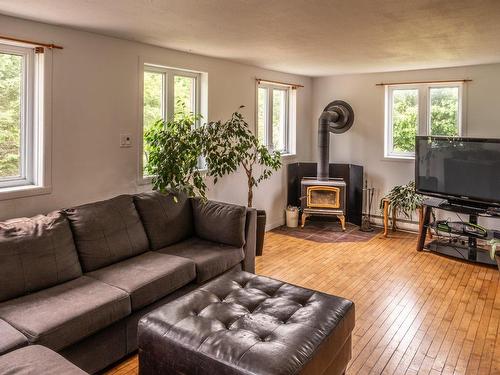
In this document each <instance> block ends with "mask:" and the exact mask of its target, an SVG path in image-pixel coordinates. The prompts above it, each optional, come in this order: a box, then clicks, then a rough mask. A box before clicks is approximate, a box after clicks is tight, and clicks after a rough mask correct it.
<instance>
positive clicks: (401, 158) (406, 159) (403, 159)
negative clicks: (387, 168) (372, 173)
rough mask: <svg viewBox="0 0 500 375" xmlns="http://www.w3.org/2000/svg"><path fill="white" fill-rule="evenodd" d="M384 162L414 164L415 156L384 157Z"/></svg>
mask: <svg viewBox="0 0 500 375" xmlns="http://www.w3.org/2000/svg"><path fill="white" fill-rule="evenodd" d="M382 161H396V162H414V161H415V156H402V155H400V156H384V157H383V158H382Z"/></svg>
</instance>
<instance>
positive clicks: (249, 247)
mask: <svg viewBox="0 0 500 375" xmlns="http://www.w3.org/2000/svg"><path fill="white" fill-rule="evenodd" d="M256 242H257V210H256V209H255V208H247V217H246V221H245V246H244V247H243V250H244V251H245V259H243V262H242V266H243V271H247V272H251V273H255V249H256Z"/></svg>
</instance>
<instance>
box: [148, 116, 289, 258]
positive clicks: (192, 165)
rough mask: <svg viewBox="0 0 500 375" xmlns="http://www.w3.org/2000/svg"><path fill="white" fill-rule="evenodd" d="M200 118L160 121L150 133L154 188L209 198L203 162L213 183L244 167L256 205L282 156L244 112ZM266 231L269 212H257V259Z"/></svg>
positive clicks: (250, 196)
mask: <svg viewBox="0 0 500 375" xmlns="http://www.w3.org/2000/svg"><path fill="white" fill-rule="evenodd" d="M240 108H241V107H240ZM198 120H199V117H197V116H194V115H193V114H187V113H180V114H176V116H175V119H174V120H170V121H167V122H165V121H162V120H159V121H157V122H156V123H155V124H154V125H153V126H152V127H151V128H150V129H149V130H148V131H146V133H145V140H146V146H145V152H146V158H147V164H146V171H147V172H148V174H149V175H151V176H153V177H152V183H153V189H155V190H159V191H163V192H164V191H167V190H176V191H180V192H184V193H186V194H187V195H188V196H191V197H193V196H200V197H202V198H204V199H206V190H207V185H206V182H205V178H204V176H203V172H202V171H201V170H200V165H199V163H200V159H201V158H203V159H204V163H205V167H206V175H207V176H208V177H213V181H214V184H216V183H217V181H218V180H219V178H221V177H223V176H224V175H226V174H229V173H233V172H235V171H236V170H237V169H238V168H239V167H242V168H243V170H244V171H245V175H246V177H247V205H248V207H252V206H253V189H254V187H257V186H258V185H259V184H260V183H261V182H262V181H263V180H265V179H268V178H269V177H270V176H271V175H272V173H273V171H275V170H277V169H279V168H280V167H281V154H280V153H279V152H270V151H269V150H268V149H267V148H266V147H265V146H263V145H261V144H260V143H259V141H258V139H257V137H255V135H254V134H253V133H252V132H251V130H250V129H249V127H248V124H247V123H246V122H245V120H244V119H243V115H242V114H241V113H239V112H234V113H233V114H232V116H231V118H230V119H229V120H227V121H225V122H222V121H216V122H210V123H208V124H205V125H202V126H196V125H195V124H196V123H197V122H198ZM265 227H266V212H265V211H264V210H257V255H261V254H262V248H263V243H264V233H265Z"/></svg>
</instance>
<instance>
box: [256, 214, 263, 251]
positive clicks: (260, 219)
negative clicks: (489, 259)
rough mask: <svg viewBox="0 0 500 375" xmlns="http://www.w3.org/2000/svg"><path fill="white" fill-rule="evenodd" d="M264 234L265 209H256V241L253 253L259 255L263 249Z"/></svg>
mask: <svg viewBox="0 0 500 375" xmlns="http://www.w3.org/2000/svg"><path fill="white" fill-rule="evenodd" d="M265 234H266V211H264V210H257V242H256V249H255V255H257V256H261V255H262V251H263V250H264V235H265Z"/></svg>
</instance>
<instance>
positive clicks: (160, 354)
mask: <svg viewBox="0 0 500 375" xmlns="http://www.w3.org/2000/svg"><path fill="white" fill-rule="evenodd" d="M353 327H354V304H353V303H352V302H351V301H349V300H346V299H344V298H340V297H335V296H331V295H328V294H325V293H320V292H317V291H314V290H309V289H305V288H301V287H298V286H294V285H290V284H287V283H284V282H281V281H278V280H274V279H270V278H267V277H262V276H256V275H254V274H250V273H246V272H241V271H236V272H231V273H228V274H226V275H223V276H221V277H219V278H217V279H216V280H213V281H211V282H209V283H207V284H205V285H204V286H202V287H200V288H198V289H197V290H195V291H193V292H191V293H189V294H187V295H185V296H183V297H181V298H179V299H177V300H175V301H173V302H170V303H168V304H166V305H164V306H162V307H160V308H158V309H156V310H154V311H153V312H151V313H149V314H148V315H146V316H145V317H144V318H142V319H141V321H140V322H139V366H140V372H141V374H156V373H158V374H160V373H173V374H187V375H189V374H207V375H212V374H213V375H215V374H218V375H224V374H269V375H271V374H273V375H289V374H298V373H308V374H309V373H311V374H313V373H314V374H323V373H327V369H328V368H331V365H332V361H334V359H335V356H336V355H337V354H338V353H340V352H341V350H343V352H342V353H343V354H342V355H343V356H344V357H345V350H346V348H345V347H344V344H346V343H348V344H349V345H350V340H349V339H350V334H351V331H352V329H353ZM348 349H349V353H350V348H348ZM349 355H350V354H349ZM346 364H347V363H346ZM344 368H345V367H344Z"/></svg>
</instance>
